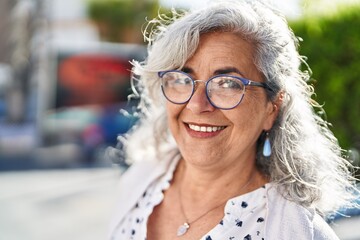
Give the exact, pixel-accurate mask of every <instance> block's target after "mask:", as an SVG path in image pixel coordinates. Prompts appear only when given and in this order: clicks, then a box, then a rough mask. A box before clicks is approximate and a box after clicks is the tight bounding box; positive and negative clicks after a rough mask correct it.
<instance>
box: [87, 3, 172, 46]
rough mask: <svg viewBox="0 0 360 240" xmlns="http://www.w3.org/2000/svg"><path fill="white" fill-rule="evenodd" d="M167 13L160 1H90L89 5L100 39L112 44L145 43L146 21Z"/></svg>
mask: <svg viewBox="0 0 360 240" xmlns="http://www.w3.org/2000/svg"><path fill="white" fill-rule="evenodd" d="M166 11H167V12H169V11H168V10H166V9H164V8H160V5H159V1H158V0H136V1H135V0H90V1H89V2H88V5H87V14H88V16H89V17H90V19H91V20H92V21H93V22H94V23H95V24H96V25H97V27H98V29H99V33H100V37H101V38H102V40H106V41H111V42H132V43H143V42H144V41H143V36H142V33H141V29H142V28H143V26H144V24H146V20H147V19H148V20H151V19H153V18H155V17H157V16H158V14H159V13H161V12H166Z"/></svg>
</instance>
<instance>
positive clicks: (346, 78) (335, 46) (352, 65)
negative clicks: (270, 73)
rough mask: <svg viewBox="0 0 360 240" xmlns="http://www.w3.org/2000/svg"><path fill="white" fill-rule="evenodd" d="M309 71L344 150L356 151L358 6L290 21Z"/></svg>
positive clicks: (359, 130) (359, 140) (359, 138)
mask: <svg viewBox="0 0 360 240" xmlns="http://www.w3.org/2000/svg"><path fill="white" fill-rule="evenodd" d="M290 25H291V27H292V29H293V30H294V32H295V35H296V36H299V37H301V38H302V39H303V42H302V43H301V45H300V49H299V51H300V54H301V55H305V56H307V58H308V59H307V63H308V64H309V65H310V68H311V70H312V72H313V75H312V80H311V82H312V83H313V85H314V87H315V92H316V93H317V96H315V98H316V100H317V101H318V102H319V103H320V104H324V110H325V111H326V114H327V115H326V119H327V121H328V122H330V123H332V125H333V126H332V127H331V130H332V131H333V132H334V134H335V136H336V137H337V138H338V139H339V143H340V145H341V146H342V147H343V148H345V149H350V148H356V149H357V150H360V124H359V121H360V6H352V7H349V8H347V9H346V10H345V9H342V10H341V11H339V12H338V13H336V14H332V15H331V16H330V15H328V16H321V17H320V16H318V17H316V16H314V17H309V16H307V17H306V18H304V19H301V20H297V21H295V22H291V23H290Z"/></svg>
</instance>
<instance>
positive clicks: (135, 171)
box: [110, 151, 179, 234]
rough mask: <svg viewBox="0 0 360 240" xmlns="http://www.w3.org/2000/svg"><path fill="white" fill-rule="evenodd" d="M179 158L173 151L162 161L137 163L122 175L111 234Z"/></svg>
mask: <svg viewBox="0 0 360 240" xmlns="http://www.w3.org/2000/svg"><path fill="white" fill-rule="evenodd" d="M178 156H179V155H178V152H177V151H171V152H169V153H168V154H166V156H164V158H163V159H162V160H160V161H156V160H154V161H150V160H149V161H141V162H135V163H133V164H132V165H131V166H130V167H129V169H128V170H126V172H124V173H123V174H122V176H121V178H120V182H119V184H118V187H117V189H118V192H119V193H118V196H117V202H118V203H119V204H118V206H117V209H116V210H115V212H114V216H113V220H112V222H111V224H110V234H111V233H112V232H113V231H114V230H115V229H116V227H117V225H118V224H119V223H120V221H121V219H122V218H123V217H124V216H125V215H126V214H127V212H128V211H129V210H130V209H131V208H132V207H133V206H134V205H135V204H136V202H137V200H138V199H139V197H140V196H141V195H142V194H143V193H144V192H145V190H146V189H147V188H148V187H149V185H150V184H151V183H152V182H154V181H155V180H156V179H158V178H159V177H160V176H162V175H163V174H164V173H165V172H166V171H167V170H168V168H169V166H170V164H171V163H173V162H174V161H175V160H176V159H178Z"/></svg>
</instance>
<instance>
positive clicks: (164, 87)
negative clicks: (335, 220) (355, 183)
mask: <svg viewBox="0 0 360 240" xmlns="http://www.w3.org/2000/svg"><path fill="white" fill-rule="evenodd" d="M177 17H178V18H177V19H175V20H173V21H171V20H170V19H166V18H162V19H160V20H156V21H155V22H154V23H155V26H157V27H156V28H154V29H152V32H151V33H150V34H149V35H148V39H147V40H149V42H150V44H149V55H148V58H147V60H146V61H145V62H143V63H138V62H134V69H133V72H134V75H135V76H138V79H137V80H139V81H138V83H137V87H139V86H140V87H141V99H142V102H141V104H140V110H141V112H142V114H143V119H142V121H141V123H140V124H139V126H138V127H136V128H135V129H134V130H133V131H132V132H131V134H129V136H128V137H127V138H126V139H122V143H123V144H124V147H125V151H126V154H127V156H126V157H127V160H128V161H129V162H131V163H132V166H131V167H130V169H129V170H128V171H127V172H126V173H125V174H124V176H123V177H122V182H121V186H122V189H121V191H122V195H121V196H120V200H119V205H120V207H119V209H118V212H117V213H116V219H115V220H114V224H113V226H112V230H111V234H110V235H111V239H156V240H159V239H160V240H161V239H204V240H205V239H206V240H209V239H337V237H336V235H335V234H334V233H333V232H332V230H331V229H330V228H329V226H328V225H327V224H326V223H325V222H324V220H323V219H322V218H321V217H320V214H322V215H323V214H325V213H329V212H331V211H334V210H336V209H337V208H338V207H339V206H342V205H344V204H346V203H348V201H349V200H350V199H351V193H350V192H348V191H346V189H351V188H352V183H351V176H350V173H349V171H348V163H347V162H346V161H345V160H344V159H343V158H342V157H341V149H340V148H339V146H338V145H337V143H336V139H335V138H334V136H333V135H332V133H331V132H330V131H329V130H328V128H327V124H326V122H325V121H324V120H322V119H321V118H320V117H318V116H317V115H316V114H315V113H314V111H313V107H319V106H318V105H317V104H316V103H314V102H313V101H312V100H311V95H312V94H313V89H312V88H311V87H310V86H308V85H307V83H306V80H307V79H308V75H307V74H306V73H303V72H301V71H300V70H299V65H300V63H301V62H302V61H303V60H302V58H301V57H300V56H299V54H298V52H297V50H296V45H297V40H296V38H295V37H294V35H293V33H292V32H291V31H290V30H289V28H288V25H287V23H286V21H285V20H284V18H282V17H281V16H280V15H279V14H278V13H276V12H275V11H274V10H271V8H270V7H269V6H266V5H265V4H263V3H261V2H259V1H250V0H249V1H234V2H229V1H227V2H221V3H218V4H215V5H212V6H209V7H207V8H204V9H201V10H199V11H195V12H192V13H188V14H185V15H184V16H177ZM169 23H170V24H169ZM167 24H169V25H167Z"/></svg>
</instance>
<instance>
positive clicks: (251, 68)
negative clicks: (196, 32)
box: [185, 32, 258, 75]
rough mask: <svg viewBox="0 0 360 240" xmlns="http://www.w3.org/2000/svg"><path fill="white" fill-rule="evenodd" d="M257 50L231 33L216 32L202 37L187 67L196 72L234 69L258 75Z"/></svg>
mask: <svg viewBox="0 0 360 240" xmlns="http://www.w3.org/2000/svg"><path fill="white" fill-rule="evenodd" d="M254 52H255V48H254V45H253V44H252V43H250V42H249V41H246V40H244V39H243V38H242V37H241V36H239V35H237V34H235V33H231V32H214V33H206V34H203V35H201V37H200V42H199V45H198V48H197V50H196V51H195V54H194V55H193V56H192V57H191V58H190V59H188V61H187V62H186V64H185V66H186V67H190V68H192V69H193V70H194V72H196V71H202V72H203V71H216V70H217V69H218V68H224V67H234V68H237V69H239V71H240V72H244V73H245V74H246V75H253V74H254V73H255V74H256V72H258V71H257V69H256V66H255V64H254Z"/></svg>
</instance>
